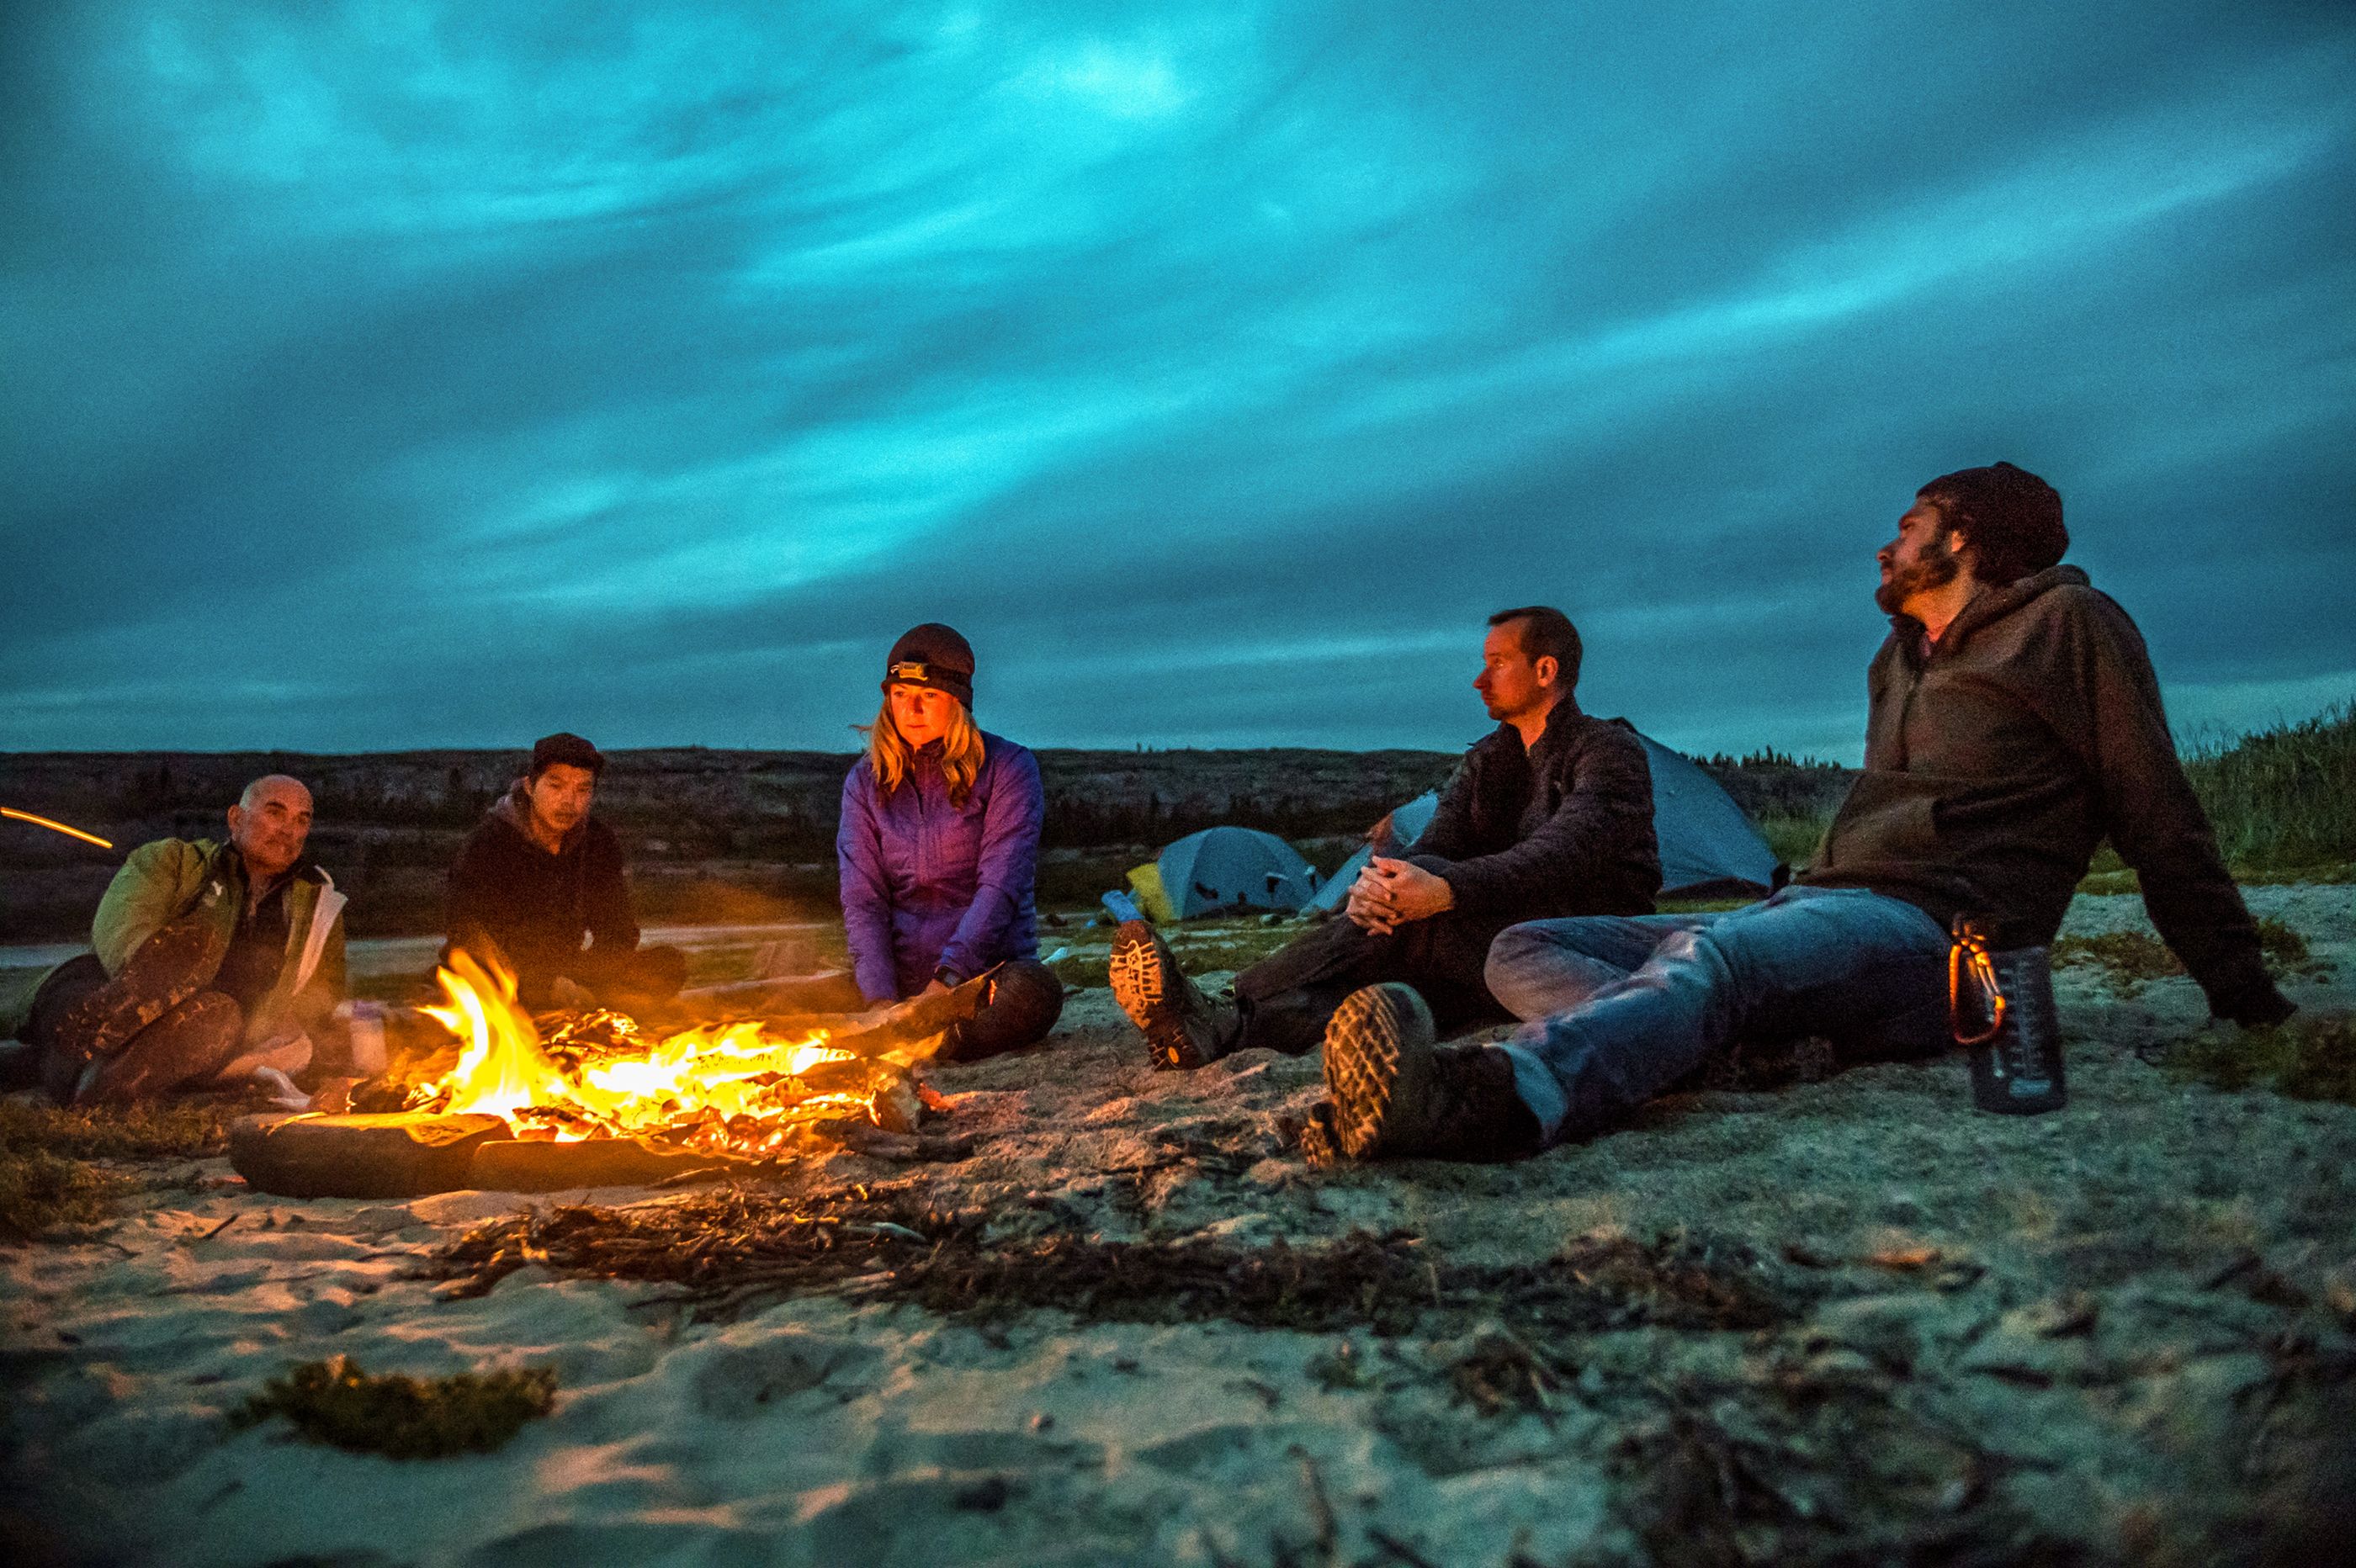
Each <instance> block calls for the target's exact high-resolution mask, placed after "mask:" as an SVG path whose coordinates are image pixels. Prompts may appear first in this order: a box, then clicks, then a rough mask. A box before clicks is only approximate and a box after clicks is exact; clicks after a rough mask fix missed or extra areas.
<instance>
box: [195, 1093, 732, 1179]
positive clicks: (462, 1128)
mask: <svg viewBox="0 0 2356 1568" xmlns="http://www.w3.org/2000/svg"><path fill="white" fill-rule="evenodd" d="M229 1162H230V1168H232V1169H234V1170H235V1171H236V1172H237V1173H238V1175H240V1176H241V1177H243V1178H244V1179H245V1181H246V1185H247V1186H249V1187H252V1189H254V1190H256V1191H258V1192H269V1193H274V1194H276V1195H277V1196H279V1197H282V1198H422V1197H424V1196H425V1195H426V1194H428V1193H432V1192H454V1191H459V1190H462V1189H481V1190H485V1191H493V1192H555V1191H561V1190H562V1189H567V1188H575V1187H635V1186H641V1185H644V1184H646V1183H649V1182H657V1181H664V1180H669V1179H672V1178H674V1177H680V1176H685V1175H687V1174H689V1173H691V1172H706V1171H716V1170H723V1169H726V1168H729V1167H731V1166H737V1165H749V1164H750V1163H751V1162H749V1161H745V1160H740V1159H736V1158H734V1157H730V1156H727V1155H714V1154H697V1153H691V1152H687V1151H683V1150H680V1149H671V1148H665V1147H660V1146H659V1145H656V1144H652V1143H649V1142H648V1141H647V1140H646V1139H643V1138H584V1139H582V1140H579V1141H577V1142H573V1143H540V1142H522V1141H519V1140H518V1139H517V1138H515V1137H514V1136H512V1129H511V1128H509V1125H508V1124H507V1122H506V1121H505V1120H503V1119H502V1118H500V1117H498V1116H491V1115H434V1114H433V1113H430V1112H415V1111H401V1112H393V1113H390V1114H386V1115H275V1116H243V1117H241V1118H239V1120H238V1121H237V1122H236V1123H235V1124H234V1125H232V1126H231V1127H230V1135H229Z"/></svg>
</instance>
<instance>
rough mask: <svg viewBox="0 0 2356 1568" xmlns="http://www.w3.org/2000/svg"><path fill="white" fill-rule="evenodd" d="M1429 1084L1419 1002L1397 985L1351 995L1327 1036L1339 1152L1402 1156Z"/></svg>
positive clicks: (1328, 1087)
mask: <svg viewBox="0 0 2356 1568" xmlns="http://www.w3.org/2000/svg"><path fill="white" fill-rule="evenodd" d="M1435 1076H1436V1074H1435V1073H1434V1072H1433V1070H1432V1059H1431V1015H1430V1010H1429V1009H1428V1008H1425V1006H1424V1003H1423V998H1422V997H1419V996H1417V995H1416V994H1415V992H1414V990H1413V989H1412V988H1410V987H1406V986H1401V985H1395V984H1394V985H1382V986H1369V987H1366V988H1365V989H1364V990H1360V991H1353V992H1351V993H1350V995H1349V996H1348V997H1345V998H1344V1000H1343V1002H1342V1005H1341V1007H1340V1008H1336V1009H1335V1011H1334V1014H1333V1022H1332V1023H1331V1024H1330V1025H1328V1026H1327V1028H1326V1030H1325V1091H1326V1093H1327V1094H1328V1096H1330V1097H1331V1098H1332V1100H1333V1132H1334V1136H1336V1137H1337V1138H1338V1139H1339V1141H1340V1143H1341V1146H1342V1152H1343V1153H1344V1154H1345V1155H1347V1156H1349V1157H1351V1158H1352V1159H1365V1158H1367V1157H1370V1156H1373V1155H1377V1154H1385V1153H1398V1152H1407V1151H1405V1150H1403V1149H1402V1147H1401V1146H1403V1145H1406V1144H1408V1143H1410V1142H1411V1141H1412V1138H1413V1135H1414V1132H1415V1127H1416V1124H1417V1123H1418V1122H1419V1119H1420V1115H1421V1113H1422V1112H1423V1111H1424V1109H1425V1107H1426V1105H1427V1104H1428V1103H1429V1102H1430V1097H1431V1091H1432V1085H1433V1082H1434V1079H1435Z"/></svg>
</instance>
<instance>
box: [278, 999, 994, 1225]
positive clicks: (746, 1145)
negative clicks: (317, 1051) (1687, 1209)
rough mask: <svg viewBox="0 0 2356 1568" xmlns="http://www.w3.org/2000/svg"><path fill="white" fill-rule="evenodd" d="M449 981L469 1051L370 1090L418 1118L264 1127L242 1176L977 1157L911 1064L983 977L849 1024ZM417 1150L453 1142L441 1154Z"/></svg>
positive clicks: (531, 1181)
mask: <svg viewBox="0 0 2356 1568" xmlns="http://www.w3.org/2000/svg"><path fill="white" fill-rule="evenodd" d="M439 978H440V980H441V983H442V987H443V990H444V994H445V995H446V996H447V997H448V999H449V1005H448V1006H447V1007H441V1008H423V1009H421V1010H422V1012H423V1013H424V1014H426V1015H428V1016H430V1017H431V1018H432V1019H435V1020H437V1021H438V1022H439V1023H440V1025H441V1026H442V1027H444V1028H445V1029H448V1030H449V1031H450V1032H451V1033H452V1034H453V1035H455V1037H456V1039H457V1041H458V1049H457V1051H456V1052H455V1055H454V1056H449V1057H445V1058H441V1059H439V1060H437V1061H435V1062H434V1068H435V1069H439V1071H434V1069H429V1070H428V1071H429V1072H430V1074H431V1075H430V1076H427V1077H424V1078H423V1079H420V1080H417V1081H414V1082H412V1083H409V1084H408V1086H407V1087H406V1088H405V1089H399V1088H392V1087H390V1086H388V1087H386V1088H383V1089H378V1090H370V1089H369V1088H367V1087H366V1086H364V1087H363V1089H362V1091H361V1092H360V1094H359V1103H360V1104H385V1103H387V1102H388V1101H389V1102H390V1103H392V1104H399V1105H401V1107H402V1109H401V1111H399V1112H398V1113H393V1114H380V1115H333V1116H330V1115H312V1116H306V1117H301V1118H296V1119H294V1120H293V1121H285V1120H273V1121H270V1122H268V1123H266V1124H264V1123H260V1122H257V1123H256V1125H254V1127H253V1128H252V1130H251V1131H250V1132H249V1133H248V1134H247V1135H246V1136H244V1138H243V1140H242V1143H241V1145H239V1146H236V1147H233V1149H232V1163H234V1164H235V1165H236V1166H237V1169H238V1171H239V1174H241V1175H242V1176H244V1177H245V1178H246V1179H247V1180H248V1181H249V1182H250V1183H252V1185H253V1186H255V1187H257V1188H260V1189H263V1190H265V1191H271V1192H277V1193H282V1194H284V1195H286V1196H289V1197H326V1196H337V1197H369V1198H394V1197H413V1196H416V1195H418V1194H420V1193H423V1192H431V1191H441V1190H446V1189H455V1188H462V1187H470V1186H471V1187H477V1188H485V1189H496V1190H503V1191H514V1192H547V1191H555V1190H562V1189H567V1188H579V1187H611V1186H635V1185H638V1184H641V1183H648V1182H663V1181H678V1180H680V1179H684V1178H687V1177H691V1176H693V1175H695V1174H698V1173H701V1172H705V1171H713V1172H723V1171H724V1172H730V1173H744V1172H750V1171H754V1170H757V1169H760V1168H763V1167H765V1166H766V1165H769V1164H771V1163H773V1162H774V1161H776V1159H778V1158H780V1157H789V1156H798V1155H802V1154H805V1153H812V1152H820V1151H824V1150H827V1149H831V1148H834V1147H842V1146H849V1147H858V1148H862V1152H880V1151H883V1150H889V1151H890V1153H889V1155H888V1156H887V1157H895V1158H943V1157H962V1153H963V1150H962V1148H958V1149H955V1150H954V1151H952V1150H951V1148H950V1147H948V1146H947V1145H945V1144H944V1141H943V1140H940V1139H926V1138H922V1137H918V1136H915V1135H916V1128H917V1125H918V1124H919V1123H920V1122H921V1121H922V1120H923V1117H924V1115H925V1107H924V1104H923V1101H922V1099H921V1097H920V1096H919V1095H918V1093H917V1092H916V1084H915V1082H914V1080H913V1078H912V1077H911V1075H910V1072H909V1069H910V1067H911V1066H912V1065H913V1064H914V1063H915V1062H916V1061H922V1060H925V1059H926V1058H927V1057H929V1056H930V1055H931V1054H932V1053H933V1051H934V1050H935V1049H937V1043H938V1041H939V1039H940V1035H941V1031H942V1030H944V1029H948V1027H949V1026H950V1025H951V1024H953V1023H955V1022H957V1021H958V1019H961V1018H965V1017H969V1016H971V1014H972V1012H973V1010H974V1009H975V1008H977V1007H979V1006H980V1001H981V998H982V997H984V996H985V995H986V994H987V987H985V986H984V985H982V984H981V983H980V982H970V983H969V984H968V985H966V986H962V987H958V989H957V990H955V991H952V992H949V993H948V994H947V995H944V996H938V997H921V998H917V999H916V1000H915V1001H912V1002H908V1003H904V1004H902V1005H901V1006H899V1007H897V1008H892V1009H890V1010H889V1011H888V1012H885V1013H883V1014H881V1015H878V1016H873V1017H864V1016H862V1017H861V1018H858V1019H850V1020H846V1021H845V1027H844V1028H843V1029H842V1030H841V1033H839V1034H838V1033H835V1032H832V1031H830V1030H828V1029H819V1028H813V1027H810V1026H811V1024H812V1022H813V1020H809V1019H802V1020H796V1023H795V1025H794V1026H793V1027H791V1028H790V1029H784V1028H775V1027H771V1026H768V1025H765V1024H763V1023H762V1022H760V1021H757V1020H746V1021H742V1022H737V1023H733V1024H728V1025H723V1026H712V1027H706V1028H700V1029H683V1030H680V1031H678V1032H676V1033H671V1034H655V1033H651V1032H649V1031H648V1029H644V1028H643V1027H641V1026H640V1025H639V1024H638V1022H637V1020H636V1019H631V1018H629V1017H627V1016H626V1015H625V1014H622V1013H616V1012H611V1011H606V1010H603V1009H600V1010H596V1011H592V1012H587V1013H580V1014H573V1015H569V1016H565V1017H562V1018H560V1019H542V1020H540V1021H537V1022H536V1021H535V1020H534V1019H532V1018H531V1016H530V1014H528V1013H526V1012H525V1011H524V1010H523V1009H522V1008H520V1007H519V1006H518V1005H517V1002H516V996H515V986H514V982H513V980H512V979H511V978H510V977H509V976H506V975H504V974H500V973H498V972H497V971H493V970H487V969H485V968H483V967H482V966H480V965H477V963H476V962H475V961H474V960H473V959H472V958H471V957H469V956H468V955H466V954H463V953H461V954H456V955H453V958H452V962H451V965H450V966H449V967H448V968H445V969H444V970H443V971H442V972H441V974H440V976H439ZM543 1024H544V1025H545V1026H546V1027H545V1033H543V1031H542V1026H543ZM297 1123H299V1130H296V1131H291V1132H290V1131H288V1130H286V1129H288V1128H291V1127H295V1125H297ZM846 1128H859V1129H864V1133H872V1134H873V1141H872V1142H871V1140H869V1139H867V1138H866V1137H865V1136H863V1134H862V1133H852V1134H851V1135H850V1136H846V1135H845V1131H844V1129H846ZM435 1129H464V1131H465V1133H466V1143H465V1146H464V1147H451V1148H447V1149H444V1148H442V1147H441V1146H442V1144H444V1143H447V1142H448V1141H449V1140H450V1138H451V1137H454V1136H455V1133H444V1132H440V1131H436V1130H435ZM287 1139H291V1140H292V1141H291V1142H289V1143H287V1145H286V1147H284V1149H282V1148H281V1147H279V1144H280V1141H281V1140H287ZM437 1140H439V1141H438V1142H437ZM412 1146H415V1147H419V1148H422V1147H428V1146H431V1147H434V1148H435V1149H437V1150H439V1151H440V1152H439V1153H438V1154H437V1155H436V1157H434V1158H432V1159H427V1158H424V1157H423V1156H421V1155H418V1154H416V1153H415V1152H414V1150H413V1148H412ZM238 1147H241V1148H242V1149H243V1153H242V1155H240V1154H239V1153H238V1152H237V1149H238Z"/></svg>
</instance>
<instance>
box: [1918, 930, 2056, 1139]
mask: <svg viewBox="0 0 2356 1568" xmlns="http://www.w3.org/2000/svg"><path fill="white" fill-rule="evenodd" d="M1951 929H1952V933H1953V936H1954V945H1953V946H1952V947H1951V948H1949V950H1948V953H1947V1012H1948V1021H1949V1022H1950V1024H1951V1025H1952V1026H1953V1027H1954V1035H1955V1043H1956V1044H1958V1045H1961V1046H1963V1047H1965V1049H1967V1050H1969V1051H1971V1053H1972V1100H1973V1103H1974V1104H1976V1105H1978V1107H1979V1108H1980V1109H1981V1110H1983V1111H1988V1112H1993V1113H1994V1114H1996V1115H2005V1116H2034V1115H2040V1113H2042V1112H2046V1111H2058V1110H2060V1109H2061V1107H2062V1106H2063V1105H2066V1104H2069V1103H2070V1092H2069V1087H2068V1085H2067V1084H2066V1083H2064V1081H2063V1078H2062V1072H2061V1026H2060V1022H2059V1020H2058V1019H2056V1018H2055V1016H2054V1011H2053V965H2052V955H2051V952H2050V951H2049V950H2048V949H2046V948H2043V947H2011V948H2006V949H2004V950H2003V951H2001V952H1998V951H1996V950H1994V949H1992V948H1990V947H1989V945H1988V937H1987V928H1986V927H1985V926H1984V925H1983V924H1982V923H1980V922H1979V921H1978V920H1976V919H1975V918H1974V917H1972V916H1970V915H1957V916H1956V917H1955V922H1954V926H1953V927H1952V928H1951Z"/></svg>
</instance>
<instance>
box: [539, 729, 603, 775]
mask: <svg viewBox="0 0 2356 1568" xmlns="http://www.w3.org/2000/svg"><path fill="white" fill-rule="evenodd" d="M557 763H564V764H565V765H566V766H567V767H574V768H587V769H588V770H589V771H590V773H604V772H605V753H604V752H600V751H599V750H598V749H597V748H596V747H594V746H593V745H591V744H590V743H589V742H588V741H584V740H583V739H582V738H581V737H580V736H578V735H575V734H573V733H571V732H570V731H563V730H559V731H557V732H556V733H555V734H553V735H542V736H541V738H540V739H539V740H537V741H533V742H532V743H531V776H532V777H533V778H538V777H540V775H541V774H542V773H546V772H547V771H548V770H549V769H550V768H552V767H554V766H555V765H556V764H557Z"/></svg>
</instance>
